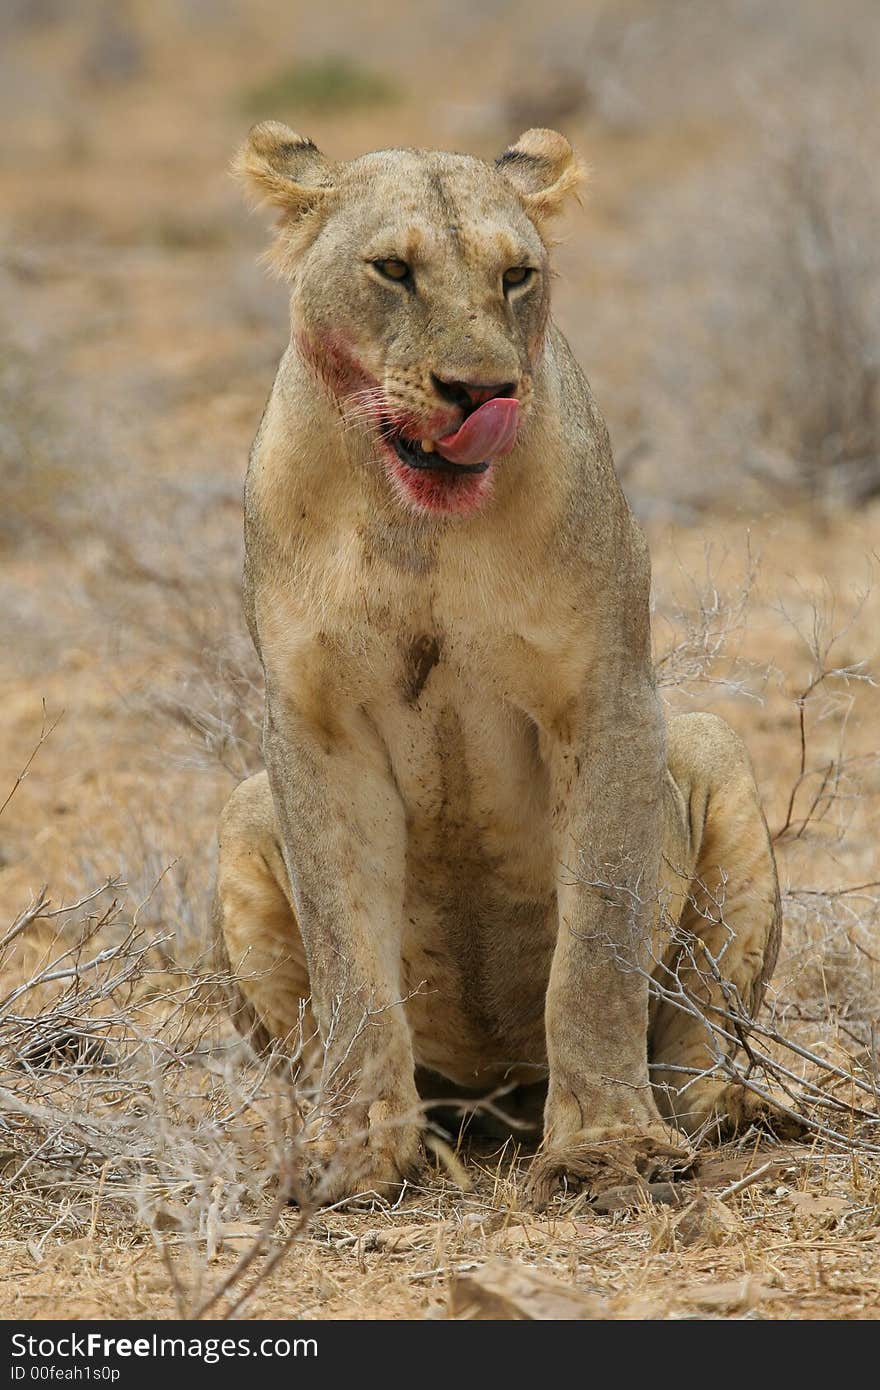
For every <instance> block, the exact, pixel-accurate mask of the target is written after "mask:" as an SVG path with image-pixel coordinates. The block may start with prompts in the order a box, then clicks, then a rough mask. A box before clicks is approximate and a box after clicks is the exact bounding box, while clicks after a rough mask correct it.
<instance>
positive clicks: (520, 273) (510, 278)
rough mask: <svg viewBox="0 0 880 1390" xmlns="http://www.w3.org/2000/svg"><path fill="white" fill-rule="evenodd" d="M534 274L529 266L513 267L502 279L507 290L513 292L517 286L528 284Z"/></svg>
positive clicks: (506, 271)
mask: <svg viewBox="0 0 880 1390" xmlns="http://www.w3.org/2000/svg"><path fill="white" fill-rule="evenodd" d="M534 273H535V272H534V271H533V270H532V268H531V266H529V265H512V266H511V267H510V269H509V270H505V272H504V274H503V275H502V277H501V279H502V282H503V284H504V288H505V290H512V289H514V288H515V287H516V286H517V285H526V284H528V282H529V280H531V278H532V276H533V275H534Z"/></svg>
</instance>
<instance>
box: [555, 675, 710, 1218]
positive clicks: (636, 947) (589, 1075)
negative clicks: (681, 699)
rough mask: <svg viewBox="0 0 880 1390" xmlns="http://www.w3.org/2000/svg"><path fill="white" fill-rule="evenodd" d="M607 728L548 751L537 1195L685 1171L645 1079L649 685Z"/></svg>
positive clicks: (652, 899) (655, 841)
mask: <svg viewBox="0 0 880 1390" xmlns="http://www.w3.org/2000/svg"><path fill="white" fill-rule="evenodd" d="M601 723H602V727H601V728H600V729H595V728H592V729H589V730H585V731H584V734H583V736H582V737H581V738H579V739H577V740H576V741H572V742H570V743H569V744H568V745H566V744H564V743H562V742H560V744H559V745H557V746H556V747H555V748H554V749H553V750H552V751H551V757H550V762H551V767H552V769H553V776H554V780H555V781H556V784H557V789H558V797H557V801H558V802H559V803H561V805H562V813H561V818H560V819H561V824H560V866H559V874H560V883H559V889H558V898H559V933H558V937H557V944H556V949H555V953H554V956H553V963H552V968H551V972H550V981H549V985H548V990H547V1003H546V1028H547V1055H548V1061H549V1065H550V1080H549V1089H548V1094H547V1105H546V1110H545V1118H544V1141H543V1145H542V1148H541V1151H540V1152H539V1154H538V1155H537V1157H536V1159H535V1160H534V1163H533V1169H532V1178H531V1184H532V1193H533V1199H534V1201H535V1203H536V1205H538V1206H544V1205H545V1204H546V1203H547V1201H548V1200H549V1198H550V1197H551V1196H552V1195H553V1193H554V1192H555V1191H557V1190H560V1189H563V1190H565V1189H568V1190H571V1189H575V1190H578V1189H581V1188H587V1189H589V1190H594V1191H595V1190H599V1189H601V1188H602V1187H606V1186H611V1185H614V1184H615V1183H618V1182H623V1181H626V1180H627V1179H628V1178H629V1179H631V1178H633V1177H636V1176H643V1177H646V1178H651V1177H656V1176H658V1175H660V1174H661V1173H667V1174H668V1173H670V1172H672V1171H674V1170H676V1169H680V1168H682V1167H684V1166H686V1164H687V1163H688V1161H689V1153H688V1150H687V1149H686V1147H685V1146H684V1144H683V1141H682V1140H681V1139H680V1137H678V1136H676V1135H675V1134H674V1133H673V1131H672V1130H670V1129H668V1128H667V1126H666V1125H665V1123H664V1122H663V1120H662V1119H661V1117H660V1114H659V1111H658V1110H657V1107H656V1104H655V1102H654V1096H653V1092H652V1088H651V1083H650V1079H649V1073H648V988H649V970H648V969H647V965H648V955H649V949H650V937H651V927H652V923H653V918H654V914H655V911H656V898H657V880H658V873H659V863H660V847H661V835H662V786H663V769H664V765H665V762H664V737H663V725H662V716H661V714H660V711H659V708H658V705H657V700H656V696H655V694H654V691H653V689H652V688H650V687H648V686H644V687H640V686H638V685H637V686H636V687H635V688H632V687H630V688H629V689H627V688H626V686H625V685H621V686H620V687H619V688H618V692H617V698H616V699H615V700H614V701H613V702H612V705H611V707H608V706H606V707H604V708H603V710H602V720H601Z"/></svg>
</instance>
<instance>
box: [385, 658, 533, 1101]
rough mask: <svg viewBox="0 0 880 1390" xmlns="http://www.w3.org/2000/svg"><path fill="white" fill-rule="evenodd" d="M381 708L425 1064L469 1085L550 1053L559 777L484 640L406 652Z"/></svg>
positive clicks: (408, 978)
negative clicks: (553, 806) (547, 1023)
mask: <svg viewBox="0 0 880 1390" xmlns="http://www.w3.org/2000/svg"><path fill="white" fill-rule="evenodd" d="M397 670H398V677H397V680H396V682H395V684H396V691H395V692H394V693H392V692H391V691H388V692H386V698H385V699H384V700H383V701H381V702H378V703H377V705H376V707H371V708H370V709H369V714H370V717H371V719H372V720H373V722H374V723H375V725H376V727H377V731H378V733H379V736H380V737H381V739H382V741H383V743H384V744H385V747H386V749H387V753H388V758H389V763H390V768H391V772H392V775H393V777H394V780H395V783H396V785H397V788H398V790H399V793H400V796H401V799H402V801H403V804H404V807H405V810H406V824H407V855H406V894H405V904H404V941H403V961H404V976H405V979H404V983H405V987H406V989H407V991H408V992H409V993H411V995H412V997H411V998H410V1001H409V1004H408V1012H409V1016H410V1021H411V1025H412V1030H413V1037H414V1043H415V1048H416V1057H417V1061H419V1062H420V1063H421V1064H423V1065H426V1066H430V1067H431V1068H432V1069H433V1070H436V1071H439V1072H441V1073H443V1074H445V1075H448V1076H451V1077H452V1078H453V1079H455V1080H457V1081H459V1082H461V1083H462V1084H468V1083H470V1084H476V1082H477V1081H478V1079H479V1080H483V1081H487V1080H489V1079H490V1078H491V1077H492V1076H496V1077H500V1075H501V1074H503V1073H504V1071H505V1070H506V1068H508V1067H511V1066H515V1065H516V1064H520V1063H521V1064H525V1067H526V1070H525V1071H524V1072H523V1075H524V1076H528V1077H529V1079H534V1073H533V1072H531V1071H529V1068H532V1067H534V1066H540V1065H541V1064H543V1062H544V1060H545V1043H544V1023H543V1010H544V994H545V992H546V982H547V976H548V973H549V967H550V956H551V953H552V949H553V944H554V942H555V935H556V903H555V892H556V889H555V880H556V873H555V857H554V850H553V842H552V827H551V822H550V802H551V796H550V785H549V776H548V772H547V768H546V766H545V763H544V761H543V759H542V757H541V754H540V750H539V739H538V734H537V730H536V728H535V725H534V723H533V722H532V721H531V719H530V718H529V717H528V716H527V715H525V714H524V713H523V712H522V711H521V710H520V709H518V708H517V707H515V705H513V704H512V703H511V702H510V699H509V694H510V692H509V690H508V689H507V688H506V686H507V678H506V675H505V673H504V671H503V670H501V669H499V668H498V667H497V666H496V664H495V663H494V662H493V660H492V654H491V652H490V651H488V650H486V649H484V648H482V647H480V645H479V644H474V643H473V642H467V641H463V642H461V643H458V644H456V643H455V642H454V641H450V639H449V637H448V636H447V637H446V638H445V639H441V638H438V637H436V636H433V635H429V636H424V637H416V638H414V639H412V641H411V642H408V643H404V644H403V645H402V648H401V650H400V660H399V665H398V668H397Z"/></svg>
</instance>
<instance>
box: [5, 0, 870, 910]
mask: <svg viewBox="0 0 880 1390" xmlns="http://www.w3.org/2000/svg"><path fill="white" fill-rule="evenodd" d="M878 70H880V10H878V6H877V4H876V3H875V0H838V3H836V4H835V5H834V6H830V5H828V4H827V3H825V0H775V3H773V4H772V5H768V4H766V3H764V0H715V3H713V4H712V5H707V4H705V3H702V0H579V3H569V0H547V3H545V4H543V5H541V6H535V5H533V4H530V3H525V0H442V3H441V0H424V3H421V4H419V5H418V6H417V7H413V6H411V5H407V4H403V3H399V2H398V0H384V3H382V4H379V5H374V6H364V5H363V4H360V3H354V2H353V0H328V3H326V4H324V5H317V6H316V5H312V4H306V3H304V2H303V0H284V3H281V0H5V3H4V4H3V5H2V7H0V114H2V120H3V129H4V141H3V148H2V151H0V332H2V338H0V646H2V650H3V652H4V665H3V671H2V681H3V685H2V690H3V693H4V698H5V707H4V708H5V714H6V718H5V732H4V734H3V735H2V740H0V755H2V756H0V775H2V776H4V777H5V778H6V779H7V784H8V779H10V778H11V777H13V776H14V774H15V771H16V769H17V767H18V766H20V762H21V755H22V753H23V751H26V748H27V747H28V746H29V740H30V741H32V739H33V737H34V735H35V732H36V730H38V728H39V724H40V720H41V717H42V716H41V710H40V701H41V699H42V697H45V698H46V699H47V701H48V704H49V707H50V710H54V711H55V712H57V711H58V710H59V709H62V708H64V709H66V710H67V714H66V715H65V718H64V720H62V723H61V725H60V726H59V728H58V730H57V731H56V732H55V734H54V735H53V743H54V746H55V749H56V752H55V755H54V762H52V773H51V776H47V777H45V778H43V779H32V782H31V785H30V787H29V788H27V789H25V790H23V791H22V792H21V793H20V795H19V796H18V798H17V802H16V815H15V816H14V817H13V816H12V815H11V814H8V815H7V816H6V817H5V818H4V820H3V822H2V823H0V889H2V888H3V887H4V886H5V887H6V888H7V889H8V892H9V894H10V903H11V904H15V903H20V901H21V895H22V894H23V893H25V892H26V891H30V889H31V888H32V887H33V884H34V882H35V881H37V880H39V881H42V880H43V879H50V880H51V881H53V882H57V881H58V878H57V876H59V875H60V878H61V881H62V882H76V881H78V880H79V878H80V877H81V871H80V868H79V867H78V865H79V864H80V861H81V860H82V859H83V857H84V856H85V857H89V856H92V858H93V860H94V863H95V864H98V863H99V862H101V861H102V855H103V856H106V854H107V852H108V846H112V847H113V848H112V855H111V857H112V858H113V860H114V864H113V865H112V866H110V867H108V869H107V872H117V869H118V868H119V867H120V863H118V862H117V861H120V862H124V863H125V865H126V868H125V872H126V873H127V874H128V875H129V876H131V875H132V873H134V869H133V868H132V865H133V864H143V863H146V862H147V861H149V870H147V869H144V870H143V877H144V880H145V881H146V879H148V878H149V874H150V873H152V872H153V869H154V868H155V867H156V863H158V862H159V861H160V860H162V859H163V856H164V859H165V862H167V859H168V858H169V857H171V856H172V855H179V854H181V853H182V841H187V842H188V841H189V839H190V837H191V838H192V841H193V848H192V855H195V857H196V859H199V857H200V856H201V857H203V858H204V860H205V867H204V873H205V874H207V872H208V869H207V867H206V866H207V863H208V859H209V856H210V843H211V835H212V830H211V827H212V824H213V816H214V814H215V812H216V808H217V806H218V804H219V802H220V800H222V796H223V794H224V792H225V788H226V787H227V786H228V785H229V781H230V778H231V777H236V776H240V775H242V774H243V772H245V771H246V770H247V769H248V768H250V767H252V766H253V765H254V764H255V762H256V761H257V760H258V756H259V755H258V751H257V744H258V737H257V729H258V724H259V678H258V673H257V671H256V669H255V666H254V663H253V659H252V657H251V655H250V650H249V645H248V641H247V638H246V635H245V634H244V631H243V626H242V621H241V616H240V612H239V599H238V586H239V574H240V564H241V519H240V490H241V482H242V477H243V473H244V466H245V460H246V456H247V450H248V447H249V443H250V440H251V438H252V437H253V433H254V430H255V427H256V423H257V420H258V418H259V414H260V410H261V408H262V404H263V401H264V399H265V396H266V393H267V391H268V389H269V385H270V382H271V378H272V374H273V370H274V365H275V363H276V361H277V359H278V357H279V355H280V353H281V351H282V349H283V346H284V343H285V341H286V337H287V305H286V296H285V293H284V291H283V289H282V288H281V287H279V286H277V285H273V284H271V283H270V282H269V281H267V279H266V277H265V275H264V273H263V272H262V271H261V269H260V268H259V265H258V263H257V258H258V255H259V252H260V251H261V250H262V248H263V246H264V244H265V240H266V227H265V225H264V223H263V221H262V220H261V219H260V218H259V217H258V216H252V215H250V214H248V212H247V211H246V210H245V208H244V206H243V205H242V201H241V198H240V195H239V190H238V189H237V188H236V187H235V186H234V184H233V182H232V180H231V179H230V178H229V176H228V172H227V171H228V166H229V160H230V157H231V154H232V151H233V150H234V148H235V147H236V145H237V144H238V142H239V141H240V140H241V139H242V138H243V135H244V133H245V130H246V129H247V127H248V125H249V124H250V122H251V121H252V120H254V119H257V118H261V117H276V118H279V119H282V120H285V121H288V122H289V123H290V124H291V125H293V126H294V127H295V128H298V129H301V130H303V131H304V132H305V133H306V134H308V135H310V136H312V137H313V138H314V139H315V140H316V141H317V142H318V143H319V144H320V145H321V146H322V147H323V148H324V149H325V150H326V151H327V152H328V153H329V154H330V155H332V156H334V157H340V158H345V157H348V156H352V155H355V154H357V153H359V152H361V151H363V150H365V149H369V148H375V147H380V146H383V145H389V144H401V143H406V144H423V145H437V146H441V147H449V148H457V149H464V150H468V151H471V152H473V153H476V154H479V155H482V156H485V157H487V158H490V157H492V156H493V155H494V154H495V153H496V152H497V151H499V150H501V149H502V148H504V146H505V145H506V144H507V143H508V142H509V141H510V140H511V138H513V137H515V136H516V135H517V134H518V133H519V131H521V130H522V129H523V128H525V127H527V126H530V125H536V124H548V125H553V126H558V127H560V128H561V129H563V130H564V131H565V133H566V134H567V135H568V136H569V137H570V138H571V140H572V141H573V143H574V144H575V145H576V146H577V147H578V149H579V150H580V151H581V152H582V154H583V155H584V157H585V159H586V160H587V161H588V163H589V164H590V165H591V166H592V178H591V183H590V186H589V190H588V193H587V197H586V201H585V206H584V208H583V210H577V209H574V210H573V211H572V212H571V213H570V214H569V216H568V218H567V220H566V223H565V225H564V227H563V229H562V233H561V235H562V241H561V244H560V245H559V247H558V249H557V252H556V260H557V268H558V271H559V278H558V280H557V283H556V287H555V302H556V313H557V317H558V319H559V321H560V323H561V325H562V327H563V329H564V331H565V332H566V333H567V334H568V336H569V337H570V339H571V341H572V343H573V346H574V348H575V351H576V352H577V354H578V356H579V358H580V360H581V362H582V364H583V365H584V367H585V369H586V371H587V373H588V375H589V377H590V379H591V381H592V384H593V387H594V390H595V392H596V395H597V397H598V399H599V402H600V405H601V407H602V409H603V411H604V413H605V415H606V417H607V419H608V423H609V427H610V430H611V436H612V441H613V443H614V447H615V453H616V457H617V460H618V466H619V470H620V472H621V475H622V477H623V480H624V484H625V486H626V488H627V491H628V493H629V495H630V497H631V499H632V502H633V505H634V507H635V508H636V510H637V512H638V513H639V514H640V516H641V517H642V518H643V520H645V522H646V523H647V524H648V525H649V527H651V528H655V529H654V530H653V532H652V543H653V545H654V551H655V568H656V569H657V573H658V575H659V576H660V579H659V580H658V586H659V588H658V592H659V597H658V614H659V616H660V617H661V618H662V617H663V616H664V614H665V612H666V608H665V607H664V604H665V599H664V597H663V594H664V590H663V587H662V575H663V566H664V564H665V561H664V558H663V557H664V554H666V553H667V552H668V547H666V549H664V546H665V540H664V539H662V538H661V536H662V535H665V533H661V531H658V530H657V529H656V528H658V527H659V528H662V527H669V526H675V527H678V528H679V529H680V530H681V529H682V528H683V530H684V532H687V531H688V529H689V528H693V527H694V525H695V523H698V525H699V527H700V528H702V529H703V530H705V528H706V527H707V526H709V525H710V524H711V525H712V526H713V527H715V528H716V530H717V529H718V528H720V529H721V530H722V532H723V531H724V530H725V528H726V530H727V533H728V534H742V533H743V532H744V531H745V529H746V528H747V527H749V526H751V527H755V526H758V527H763V528H764V530H765V532H767V534H769V535H771V536H772V535H773V534H775V533H774V530H773V528H774V527H776V526H777V524H778V523H779V522H780V521H781V520H782V519H783V518H791V517H798V518H801V519H802V520H803V522H804V525H806V527H807V531H806V533H805V534H807V535H808V536H809V537H812V538H813V539H812V540H811V541H809V543H808V549H807V551H804V550H803V548H802V546H801V543H800V542H798V544H797V545H796V546H795V548H794V549H793V550H792V551H791V561H792V566H793V568H794V569H795V570H797V569H799V568H800V569H803V568H804V567H805V566H806V568H808V569H810V572H811V573H812V574H813V575H814V577H815V576H816V573H817V569H816V567H817V566H818V574H819V577H820V578H821V576H822V574H823V573H824V572H825V571H827V568H828V561H827V559H825V558H822V559H821V560H820V559H819V558H818V557H819V551H818V549H817V548H816V547H817V546H818V541H817V540H816V539H815V538H816V537H817V536H819V535H820V534H823V528H824V534H826V537H827V535H829V534H831V532H829V528H832V531H833V538H834V545H833V547H832V552H831V553H832V554H833V555H834V556H839V555H843V554H844V552H845V551H846V550H847V546H846V541H845V540H843V541H842V540H841V530H840V528H841V527H843V528H846V527H847V526H849V525H850V524H851V522H852V521H853V519H854V518H855V517H856V516H858V517H859V518H860V519H861V520H862V522H864V523H865V524H868V522H869V521H870V518H871V517H875V518H876V516H877V512H876V508H875V503H874V499H875V498H876V497H877V496H878V495H880V392H878V361H880V357H878V352H880V345H878V325H880V313H878V309H880V302H878V301H880V275H878V259H880V239H878V237H877V234H876V229H877V226H878V225H880V186H878V184H877V180H876V178H875V170H876V168H877V167H880V158H878V156H880V148H878V147H880V119H878V117H880V111H878V105H880V88H878V85H877V83H876V80H875V75H876V72H877V71H878ZM844 534H845V530H844ZM658 538H661V539H659V540H658ZM680 543H681V544H685V542H683V541H682V542H680ZM676 544H679V542H676ZM771 544H774V545H775V544H776V542H771ZM866 544H867V548H868V550H869V551H870V550H871V549H872V548H873V544H872V542H871V541H870V537H869V538H868V540H867V541H866ZM810 546H813V550H812V551H810V549H809V547H810ZM849 558H850V559H852V556H849ZM835 563H836V562H835ZM792 602H794V600H792ZM795 606H796V603H795ZM667 607H668V605H667ZM670 611H671V610H670ZM178 736H181V737H180V740H179V742H176V741H175V740H176V739H177V738H178ZM206 749H207V751H208V752H209V753H210V754H211V757H212V758H213V757H214V754H219V758H215V759H214V761H213V762H211V766H210V770H209V772H208V775H207V777H204V776H203V777H202V778H201V780H200V779H198V778H193V777H192V776H190V775H188V774H189V771H190V770H191V769H190V766H189V765H190V764H191V763H192V760H193V758H194V757H195V756H196V755H199V756H200V755H201V753H203V752H204V751H205V750H206ZM41 757H42V758H43V759H44V760H45V759H47V758H50V757H51V755H50V754H49V752H48V750H47V751H44V752H43V753H42V754H41ZM150 759H153V762H152V763H151V762H150ZM46 766H47V772H48V766H49V765H48V764H46ZM60 768H63V771H59V769H60ZM151 768H152V769H153V771H150V769H151ZM0 785H2V784H0ZM131 805H136V806H137V807H139V808H140V809H139V813H138V816H137V817H135V818H134V821H133V820H132V818H131V817H130V816H129V815H127V814H122V815H121V814H120V807H129V806H131ZM186 808H189V810H187V809H186ZM74 813H75V814H74ZM147 823H149V827H150V828H149V831H148V830H146V829H144V826H145V825H147ZM184 827H185V832H186V833H184ZM144 837H146V840H147V841H149V843H150V845H154V846H155V845H157V844H158V845H161V846H163V850H162V852H161V853H160V852H159V851H158V850H155V852H154V851H153V850H150V852H149V853H147V852H146V850H144V848H143V845H140V846H138V845H135V846H134V847H133V848H132V847H130V848H129V849H126V847H125V845H126V844H127V842H129V841H131V840H132V839H138V838H140V840H144ZM117 841H119V843H118V844H117ZM92 842H93V843H92ZM90 844H91V848H90V847H89V846H90ZM192 855H191V856H190V861H189V862H190V872H191V873H194V872H196V870H194V869H193V868H192ZM154 861H155V862H154ZM138 872H140V870H138ZM198 872H199V873H201V872H202V870H201V869H199V871H198ZM172 877H173V876H172ZM197 877H198V874H197ZM199 881H200V882H201V879H199ZM170 882H171V879H169V880H168V881H167V882H166V888H167V887H168V884H169V883H170ZM163 891H164V890H163ZM183 898H186V901H187V902H190V901H191V900H194V898H195V894H194V893H189V894H185V895H183V896H182V899H181V901H183ZM188 910H191V912H192V914H193V915H194V916H195V915H197V909H196V907H195V906H193V907H192V908H191V909H188ZM198 910H199V911H201V908H199V909H198Z"/></svg>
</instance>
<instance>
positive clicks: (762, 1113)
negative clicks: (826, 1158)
mask: <svg viewBox="0 0 880 1390" xmlns="http://www.w3.org/2000/svg"><path fill="white" fill-rule="evenodd" d="M704 1128H705V1132H706V1137H707V1138H708V1139H713V1138H717V1139H719V1140H722V1141H723V1140H726V1139H734V1138H735V1137H736V1136H737V1135H738V1134H744V1133H745V1132H746V1130H748V1129H759V1130H763V1131H764V1133H765V1134H772V1135H773V1136H774V1137H775V1138H776V1139H784V1140H793V1139H803V1137H804V1135H805V1134H806V1133H808V1130H809V1126H808V1125H807V1123H806V1121H804V1120H802V1119H800V1118H799V1116H797V1115H792V1114H789V1113H788V1108H787V1106H786V1107H785V1108H783V1107H782V1102H781V1101H780V1103H779V1104H776V1102H775V1101H774V1099H773V1097H772V1095H768V1096H763V1095H756V1094H755V1092H754V1091H750V1090H748V1088H747V1087H745V1086H741V1085H739V1084H738V1083H737V1082H733V1081H732V1082H730V1083H729V1084H728V1085H726V1086H725V1087H724V1089H723V1091H722V1092H721V1094H720V1095H719V1096H718V1098H717V1099H716V1101H715V1104H714V1106H713V1109H712V1111H711V1113H710V1114H709V1116H708V1117H707V1119H706V1120H705V1121H704Z"/></svg>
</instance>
